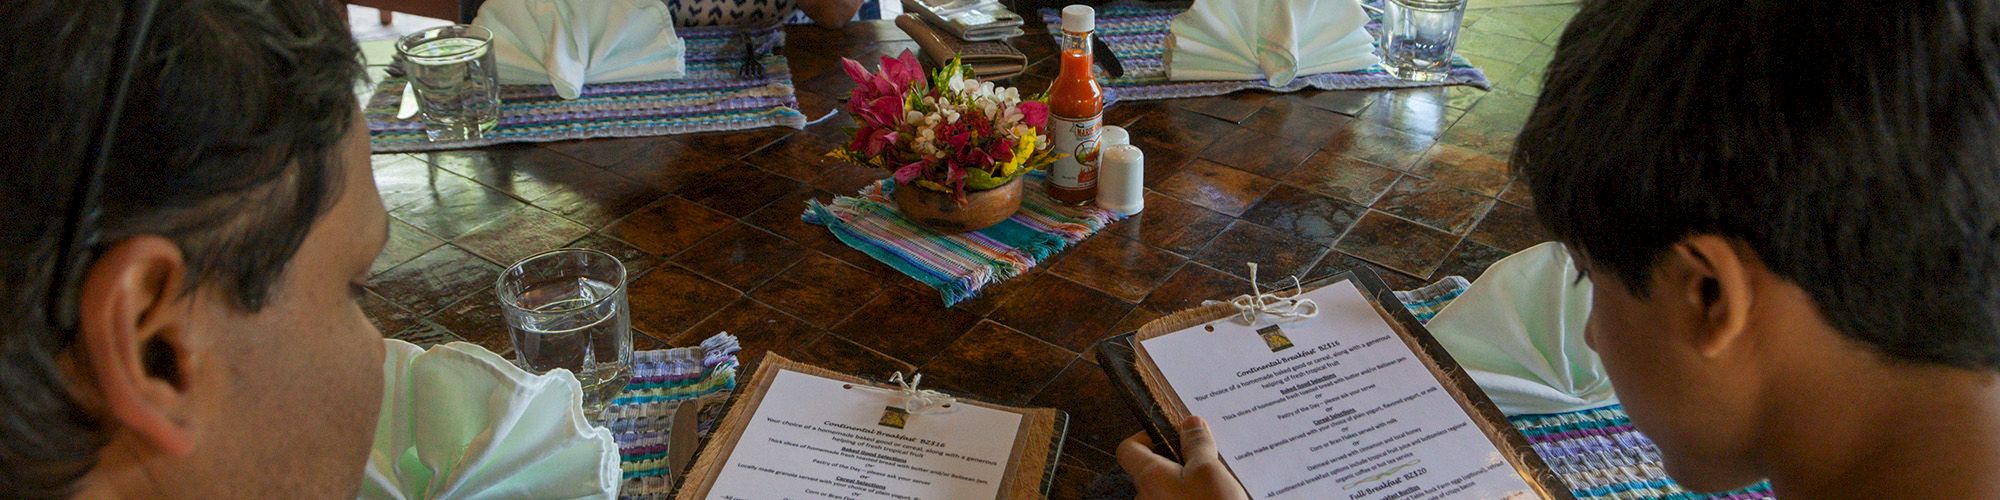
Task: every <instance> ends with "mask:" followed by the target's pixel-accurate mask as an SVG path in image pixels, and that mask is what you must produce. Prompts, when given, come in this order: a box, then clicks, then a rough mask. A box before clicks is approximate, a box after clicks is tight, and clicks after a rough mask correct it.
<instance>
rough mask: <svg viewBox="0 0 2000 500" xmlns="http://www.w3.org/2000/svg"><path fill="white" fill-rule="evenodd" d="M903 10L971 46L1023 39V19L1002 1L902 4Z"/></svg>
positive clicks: (933, 0) (919, 0) (908, 1)
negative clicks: (1001, 2)
mask: <svg viewBox="0 0 2000 500" xmlns="http://www.w3.org/2000/svg"><path fill="white" fill-rule="evenodd" d="M903 10H905V11H909V12H913V13H916V14H917V15H918V16H922V17H923V19H924V21H925V22H928V23H930V24H931V25H932V26H936V27H938V28H940V29H943V30H944V31H946V32H949V33H951V34H952V35H953V36H957V37H958V38H960V39H963V40H965V41H968V42H984V41H992V40H1005V39H1008V38H1013V37H1017V36H1021V35H1022V34H1024V33H1025V32H1023V31H1021V23H1022V21H1021V16H1020V15H1018V14H1015V13H1014V11H1011V10H1007V7H1006V6H1004V5H1000V1H999V0H903Z"/></svg>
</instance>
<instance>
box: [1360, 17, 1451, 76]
mask: <svg viewBox="0 0 2000 500" xmlns="http://www.w3.org/2000/svg"><path fill="white" fill-rule="evenodd" d="M1464 18H1465V0H1386V1H1384V2H1383V8H1382V35H1381V36H1382V65H1383V66H1384V67H1386V68H1388V70H1389V73H1390V74H1393V75H1396V77H1397V78H1402V79H1404V80H1411V81H1419V82H1436V81H1443V80H1444V79H1445V76H1446V75H1448V74H1449V73H1450V72H1451V52H1452V49H1453V48H1454V47H1456V46H1457V45H1458V24H1459V21H1461V20H1463V19H1464Z"/></svg>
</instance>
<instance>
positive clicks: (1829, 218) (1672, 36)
mask: <svg viewBox="0 0 2000 500" xmlns="http://www.w3.org/2000/svg"><path fill="white" fill-rule="evenodd" d="M1542 89H1543V90H1542V93H1541V97H1540V100H1539V102H1537V104H1536V107H1535V110H1534V112H1533V113H1532V115H1531V116H1530V117H1529V119H1528V123H1527V125H1526V127H1525V128H1524V129H1523V130H1522V131H1521V134H1520V140H1519V145H1518V146H1517V147H1516V151H1515V153H1514V157H1513V164H1514V168H1515V169H1516V170H1517V173H1518V174H1519V175H1520V176H1521V177H1522V178H1523V180H1524V181H1525V182H1526V184H1527V185H1528V186H1529V188H1530V190H1531V192H1532V193H1533V195H1534V205H1535V213H1536V215H1537V217H1538V218H1539V219H1540V220H1541V221H1542V222H1543V224H1544V225H1545V226H1546V227H1547V228H1548V229H1549V230H1550V232H1551V233H1552V234H1553V235H1555V237H1556V238H1557V239H1558V240H1559V241H1561V242H1563V243H1564V244H1566V245H1567V246H1568V247H1569V249H1570V251H1571V252H1572V254H1573V255H1574V257H1575V260H1576V262H1577V263H1578V265H1579V268H1580V269H1581V270H1582V271H1583V272H1584V273H1585V274H1586V275H1588V276H1589V279H1591V280H1592V281H1593V282H1594V284H1595V285H1596V286H1594V287H1593V289H1594V292H1593V294H1594V296H1593V297H1592V300H1593V310H1592V311H1591V316H1590V320H1589V323H1588V325H1587V327H1586V331H1587V335H1588V337H1587V338H1588V339H1589V341H1590V342H1591V345H1592V346H1593V348H1594V349H1596V350H1597V352H1598V353H1599V354H1600V356H1601V357H1602V359H1603V361H1604V367H1605V369H1606V371H1607V373H1608V374H1609V375H1610V377H1611V380H1612V381H1613V383H1614V385H1615V387H1616V391H1617V394H1618V397H1619V399H1620V400H1621V401H1622V402H1623V403H1624V405H1625V410H1626V411H1627V412H1629V413H1630V415H1631V418H1632V423H1633V425H1635V426H1637V427H1638V428H1639V430H1640V431H1642V432H1644V433H1646V435H1648V436H1649V437H1651V438H1652V440H1653V441H1654V442H1655V443H1657V444H1658V446H1659V448H1660V451H1661V453H1662V455H1663V460H1664V462H1665V464H1666V467H1667V471H1668V473H1669V474H1670V475H1671V476H1672V477H1673V478H1674V479H1675V480H1676V481H1678V482H1679V483H1680V484H1682V485H1683V486H1685V487H1687V488H1689V489H1693V490H1698V491H1717V490H1727V489H1731V488H1735V487H1741V486H1746V485H1749V484H1751V483H1754V482H1756V481H1758V480H1762V479H1766V478H1768V479H1769V480H1770V481H1771V486H1772V489H1773V490H1775V492H1776V493H1777V494H1778V496H1780V497H1801V498H2000V1H1995V0H1931V1H1921V2H1899V3H1897V4H1896V5H1895V7H1894V8H1883V6H1881V5H1878V4H1877V3H1875V2H1862V1H1856V0H1840V1H1831V2H1789V1H1778V0H1747V1H1746V0H1698V1H1688V0H1624V1H1616V2H1613V1H1592V2H1585V3H1584V4H1583V6H1582V10H1581V12H1579V13H1578V14H1577V15H1576V17H1575V18H1574V19H1572V20H1571V22H1570V24H1569V27H1568V28H1567V29H1566V30H1565V31H1564V33H1563V35H1562V38H1561V41H1560V43H1559V44H1558V46H1557V48H1556V53H1555V58H1554V61H1553V62H1552V63H1551V64H1550V65H1549V69H1548V75H1547V79H1546V81H1545V83H1544V84H1543V86H1542ZM1183 425H1184V428H1183V429H1182V441H1183V444H1184V445H1185V448H1187V449H1188V450H1189V458H1188V461H1187V463H1186V464H1175V463H1173V462H1171V461H1168V460H1166V459H1165V458H1162V457H1160V456H1158V455H1155V454H1153V453H1152V452H1151V451H1150V450H1149V445H1150V443H1149V442H1148V441H1147V440H1146V438H1145V435H1144V434H1140V435H1137V436H1133V437H1132V438H1131V439H1129V440H1127V441H1126V442H1125V443H1123V444H1122V445H1121V446H1120V448H1119V450H1118V458H1119V460H1120V463H1121V464H1122V465H1123V467H1124V469H1125V470H1126V471H1128V472H1129V473H1130V474H1131V475H1132V476H1133V478H1134V481H1135V483H1136V484H1137V486H1138V488H1139V490H1140V492H1141V494H1140V498H1155V499H1158V498H1243V495H1244V493H1243V491H1242V488H1241V486H1239V485H1237V484H1236V482H1235V479H1234V476H1231V475H1229V474H1228V472H1227V471H1226V470H1225V469H1224V466H1223V464H1222V463H1221V461H1220V460H1219V458H1217V457H1216V452H1215V446H1214V444H1213V441H1212V439H1211V438H1210V437H1209V433H1208V432H1207V431H1206V427H1205V426H1204V424H1203V423H1202V422H1200V421H1199V420H1198V419H1190V421H1189V422H1185V423H1184V424H1183Z"/></svg>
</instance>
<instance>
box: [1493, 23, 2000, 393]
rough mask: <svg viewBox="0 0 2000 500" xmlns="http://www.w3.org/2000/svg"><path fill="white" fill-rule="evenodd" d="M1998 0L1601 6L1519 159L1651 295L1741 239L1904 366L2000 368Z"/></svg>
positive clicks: (1534, 181) (1843, 326)
mask: <svg viewBox="0 0 2000 500" xmlns="http://www.w3.org/2000/svg"><path fill="white" fill-rule="evenodd" d="M1997 101H2000V1H1996V0H1932V1H1917V2H1891V3H1878V2H1872V1H1859V0H1839V1H1825V2H1799V1H1791V0H1693V1H1690V0H1622V1H1596V2H1588V3H1587V4H1586V5H1585V6H1584V7H1583V9H1582V11H1581V12H1579V13H1577V15H1576V17H1575V18H1574V19H1572V20H1571V22H1570V25H1569V27H1568V29H1567V30H1566V31H1565V32H1564V33H1563V35H1562V39H1561V41H1560V42H1559V44H1558V45H1557V47H1556V53H1555V58H1554V62H1553V63H1551V64H1550V66H1549V68H1548V76H1547V80H1546V82H1545V83H1544V85H1543V91H1542V95H1541V97H1540V99H1539V101H1538V102H1537V103H1536V106H1535V110H1534V112H1533V114H1532V115H1531V116H1530V117H1529V119H1528V123H1527V126H1526V127H1525V128H1524V129H1523V130H1522V131H1521V135H1520V140H1519V145H1518V147H1517V149H1516V151H1515V154H1514V157H1513V163H1514V165H1515V168H1516V169H1517V172H1518V173H1519V174H1521V175H1522V176H1523V177H1524V178H1525V180H1526V182H1527V184H1528V186H1529V188H1530V190H1531V192H1532V193H1533V194H1534V198H1535V202H1534V204H1535V213H1536V215H1537V216H1538V217H1539V218H1540V219H1541V220H1542V222H1543V223H1544V224H1545V225H1546V226H1547V227H1548V228H1549V229H1550V231H1551V232H1552V233H1554V234H1555V236H1556V237H1557V239H1559V240H1562V241H1564V242H1565V243H1568V244H1569V245H1571V246H1572V247H1574V248H1575V249H1576V250H1578V253H1579V254H1580V255H1582V256H1583V258H1584V259H1586V260H1587V261H1589V262H1591V263H1593V264H1594V265H1595V266H1596V267H1597V268H1599V269H1602V270H1608V271H1610V272H1612V273H1615V274H1616V276H1617V277H1618V278H1619V279H1621V280H1623V281H1624V282H1625V283H1626V285H1627V287H1628V288H1629V289H1630V290H1631V291H1632V292H1634V293H1637V294H1640V295H1641V296H1644V295H1645V294H1646V293H1647V291H1648V290H1647V279H1648V278H1649V276H1650V275H1649V271H1650V270H1651V269H1652V268H1653V267H1654V266H1655V265H1656V264H1657V263H1658V262H1659V259H1660V257H1661V256H1662V255H1663V254H1664V252H1665V251H1666V250H1667V249H1669V248H1670V246H1671V245H1673V244H1674V243H1675V242H1677V241H1679V240H1681V239H1683V238H1685V237H1688V236H1691V235H1698V234H1708V235H1717V236H1722V237H1726V238H1729V239H1732V240H1735V241H1737V242H1740V244H1742V245H1744V246H1746V247H1747V248H1749V249H1750V250H1752V251H1754V252H1755V254H1756V256H1757V258H1758V259H1759V260H1760V261H1761V262H1762V263H1763V264H1764V265H1765V266H1766V267H1768V268H1769V269H1770V270H1771V271H1772V272H1774V273H1776V274H1777V275H1778V276H1781V277H1783V278H1784V279H1786V280H1790V281H1791V282H1793V283H1796V284H1798V285H1799V286H1800V287H1801V288H1803V289H1805V291H1806V292H1807V293H1809V294H1811V296H1812V298H1813V300H1814V301H1815V302H1816V303H1817V305H1818V306H1819V310H1820V312H1821V313H1822V314H1824V315H1825V317H1826V318H1827V319H1828V321H1830V322H1831V323H1832V325H1833V326H1834V327H1836V328H1838V329H1839V330H1840V331H1841V332H1842V333H1843V334H1844V335H1846V336H1847V337H1849V338H1852V339H1856V340H1859V341H1861V342H1864V343H1866V344H1868V345H1870V346H1872V347H1873V348H1874V349H1876V350H1878V351H1879V352H1881V353H1884V354H1887V355H1888V356H1890V357H1892V358H1894V359H1901V360H1908V361H1916V362H1926V363H1937V364H1944V365H1950V366H1955V367H1961V368H1980V369H1994V368H2000V102H1997Z"/></svg>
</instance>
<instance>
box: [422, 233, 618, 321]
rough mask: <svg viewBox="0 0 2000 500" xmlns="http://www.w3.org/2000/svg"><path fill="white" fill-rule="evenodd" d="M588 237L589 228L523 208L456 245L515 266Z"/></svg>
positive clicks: (469, 235) (461, 239)
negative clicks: (524, 259)
mask: <svg viewBox="0 0 2000 500" xmlns="http://www.w3.org/2000/svg"><path fill="white" fill-rule="evenodd" d="M586 234H590V228H588V227H584V226H583V225H581V224H577V223H575V222H570V221H569V220H567V219H564V218H562V217H557V216H556V215H555V214H552V213H548V212H544V211H542V210H541V209H538V208H535V207H523V208H521V209H520V210H515V211H513V212H510V213H508V214H507V215H505V216H503V217H501V218H500V219H499V220H495V221H493V222H489V223H487V224H486V225H484V226H480V227H479V228H478V229H474V230H472V232H470V233H466V234H465V236H460V237H458V239H457V240H455V243H457V244H458V246H460V247H463V248H465V249H466V250H467V251H470V252H472V253H473V254H476V255H478V256H480V257H485V258H486V260H490V261H493V262H497V263H501V264H512V263H514V262H517V261H520V260H521V259H522V258H524V257H527V256H530V255H534V254H538V253H542V252H544V251H548V250H554V249H557V248H562V247H563V245H565V244H568V243H569V242H572V241H576V239H577V238H582V237H583V236H584V235H586ZM445 326H446V327H447V328H449V327H450V325H445ZM453 331H457V330H453Z"/></svg>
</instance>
